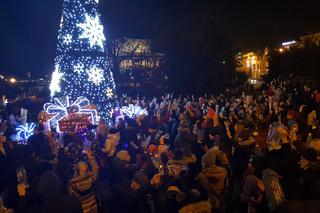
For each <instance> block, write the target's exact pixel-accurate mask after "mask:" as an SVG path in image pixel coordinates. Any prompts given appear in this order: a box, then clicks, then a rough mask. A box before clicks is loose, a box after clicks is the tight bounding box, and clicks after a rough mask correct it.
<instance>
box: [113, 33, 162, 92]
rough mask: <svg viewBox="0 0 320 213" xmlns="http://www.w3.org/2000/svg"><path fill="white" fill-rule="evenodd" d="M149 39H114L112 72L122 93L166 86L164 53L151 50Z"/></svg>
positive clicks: (154, 89) (160, 88)
mask: <svg viewBox="0 0 320 213" xmlns="http://www.w3.org/2000/svg"><path fill="white" fill-rule="evenodd" d="M151 47H152V45H151V40H149V39H131V38H122V39H116V40H115V41H114V42H113V45H112V53H113V54H112V55H113V65H114V74H115V76H116V80H117V81H116V82H117V85H118V90H120V92H123V93H127V92H130V91H131V92H132V91H134V92H137V93H141V92H142V93H144V92H148V91H152V92H154V91H156V90H159V91H160V90H162V91H163V89H165V88H166V87H167V80H168V78H167V75H166V74H165V72H164V54H162V53H158V52H153V51H152V48H151Z"/></svg>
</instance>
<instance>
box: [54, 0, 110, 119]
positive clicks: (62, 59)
mask: <svg viewBox="0 0 320 213" xmlns="http://www.w3.org/2000/svg"><path fill="white" fill-rule="evenodd" d="M97 7H98V0H64V2H63V12H62V17H61V22H60V29H59V34H58V44H57V55H56V58H55V70H54V72H53V73H52V79H51V83H50V92H51V97H59V96H69V97H70V99H71V100H76V99H77V98H78V97H79V96H84V97H87V98H88V99H89V100H90V102H91V103H92V104H95V105H96V106H97V109H98V112H99V114H100V116H101V117H103V118H105V119H107V120H110V119H109V118H110V117H111V116H110V115H111V112H112V109H113V107H114V105H113V104H114V93H115V83H114V78H113V74H112V70H111V61H110V58H109V56H108V53H107V48H106V42H105V41H106V37H105V35H104V32H103V26H102V24H101V22H100V14H99V13H98V8H97Z"/></svg>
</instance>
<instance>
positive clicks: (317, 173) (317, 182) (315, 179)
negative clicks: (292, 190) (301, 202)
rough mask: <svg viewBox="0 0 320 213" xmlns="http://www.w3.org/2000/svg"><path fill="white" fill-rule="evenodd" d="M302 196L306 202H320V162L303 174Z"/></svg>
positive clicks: (312, 165)
mask: <svg viewBox="0 0 320 213" xmlns="http://www.w3.org/2000/svg"><path fill="white" fill-rule="evenodd" d="M302 195H303V198H304V199H305V200H320V161H317V162H315V163H313V164H311V166H310V167H309V168H308V169H306V170H305V171H304V172H303V174H302Z"/></svg>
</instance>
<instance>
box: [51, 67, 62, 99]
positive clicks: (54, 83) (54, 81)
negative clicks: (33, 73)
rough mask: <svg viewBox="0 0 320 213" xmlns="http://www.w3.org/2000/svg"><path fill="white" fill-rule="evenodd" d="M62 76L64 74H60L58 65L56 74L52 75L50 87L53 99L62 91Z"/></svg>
mask: <svg viewBox="0 0 320 213" xmlns="http://www.w3.org/2000/svg"><path fill="white" fill-rule="evenodd" d="M62 76H63V74H62V73H61V72H60V68H59V64H57V65H56V68H55V70H54V72H53V73H52V78H51V83H50V86H49V89H50V94H51V97H52V96H54V94H56V93H57V92H60V91H61V87H60V82H61V77H62Z"/></svg>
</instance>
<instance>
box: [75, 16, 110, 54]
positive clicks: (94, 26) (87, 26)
mask: <svg viewBox="0 0 320 213" xmlns="http://www.w3.org/2000/svg"><path fill="white" fill-rule="evenodd" d="M85 18H86V21H85V23H81V24H77V26H78V27H80V28H81V29H82V30H83V33H82V34H81V35H80V37H79V38H80V39H83V38H88V39H89V43H90V47H91V48H92V47H93V46H94V45H98V46H99V47H101V48H102V49H103V42H104V41H105V40H106V38H105V36H104V34H103V26H102V25H101V24H100V21H99V16H98V15H97V16H96V17H95V18H92V17H90V16H89V15H88V14H86V15H85Z"/></svg>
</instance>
